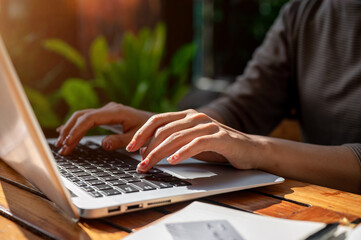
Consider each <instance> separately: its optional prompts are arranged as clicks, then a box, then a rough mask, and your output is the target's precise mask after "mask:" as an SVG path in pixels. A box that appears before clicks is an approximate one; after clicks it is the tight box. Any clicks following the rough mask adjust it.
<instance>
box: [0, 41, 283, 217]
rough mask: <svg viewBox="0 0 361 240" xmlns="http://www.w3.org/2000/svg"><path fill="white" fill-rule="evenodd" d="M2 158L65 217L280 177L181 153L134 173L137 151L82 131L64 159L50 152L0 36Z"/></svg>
mask: <svg viewBox="0 0 361 240" xmlns="http://www.w3.org/2000/svg"><path fill="white" fill-rule="evenodd" d="M0 116H1V119H0V146H1V147H0V158H1V159H3V160H4V161H5V162H6V163H7V164H8V165H10V166H11V167H12V168H13V169H15V170H16V171H17V172H19V173H20V174H21V175H23V176H24V177H25V178H27V179H28V180H29V181H30V182H31V183H33V184H34V185H35V186H36V187H38V188H39V189H40V190H41V191H42V192H43V193H44V194H45V195H46V196H47V197H48V198H49V199H50V200H52V201H53V202H54V203H56V204H57V206H59V208H61V209H62V210H63V211H64V212H66V213H67V214H68V215H69V216H70V217H72V218H75V219H79V218H80V217H83V218H100V217H106V216H110V215H116V214H121V213H125V212H131V211H137V210H142V209H147V208H151V207H157V206H162V205H166V204H172V203H175V202H180V201H186V200H190V199H196V198H201V197H206V196H210V195H214V194H220V193H226V192H230V191H238V190H242V189H248V188H254V187H260V186H265V185H270V184H276V183H281V182H283V181H284V179H283V178H282V177H279V176H275V175H272V174H269V173H265V172H262V171H256V170H249V171H241V170H237V169H235V168H233V167H231V166H229V165H227V164H223V165H219V164H211V163H205V162H201V161H197V160H195V159H187V160H186V161H184V162H182V163H181V164H178V165H170V164H167V161H165V160H162V161H161V162H160V164H158V165H157V166H156V167H155V168H153V169H152V170H151V171H150V172H149V173H147V174H138V173H136V171H135V166H136V164H137V163H138V161H139V155H129V154H128V153H127V152H126V151H124V150H119V151H115V152H105V151H104V150H102V149H101V147H100V145H99V144H100V142H101V137H86V138H84V139H83V140H82V141H81V144H80V146H78V148H77V149H76V150H75V151H74V153H73V154H71V155H70V156H68V158H65V157H62V156H60V155H58V154H56V150H57V149H56V148H55V147H54V145H53V143H54V141H55V140H54V139H50V140H47V139H46V138H45V136H44V134H43V132H42V130H41V128H40V125H39V123H38V121H37V119H36V117H35V115H34V112H33V110H32V108H31V105H30V103H29V101H28V99H27V97H26V95H25V93H24V89H23V87H22V86H21V83H20V81H19V79H18V76H17V74H16V72H15V69H14V67H13V65H12V63H11V60H10V58H9V56H8V53H7V50H6V48H5V46H4V43H3V41H2V40H1V38H0Z"/></svg>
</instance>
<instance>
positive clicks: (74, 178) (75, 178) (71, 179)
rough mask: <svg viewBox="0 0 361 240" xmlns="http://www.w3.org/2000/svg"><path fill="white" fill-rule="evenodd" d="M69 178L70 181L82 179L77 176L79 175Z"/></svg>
mask: <svg viewBox="0 0 361 240" xmlns="http://www.w3.org/2000/svg"><path fill="white" fill-rule="evenodd" d="M68 179H69V181H71V182H79V181H80V179H79V178H77V177H70V178H68Z"/></svg>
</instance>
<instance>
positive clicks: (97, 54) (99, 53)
mask: <svg viewBox="0 0 361 240" xmlns="http://www.w3.org/2000/svg"><path fill="white" fill-rule="evenodd" d="M89 54H90V62H91V65H92V68H93V72H94V74H95V76H97V77H99V76H100V75H101V73H102V71H103V70H104V68H105V67H106V65H107V63H108V43H107V41H106V39H105V37H103V36H100V37H97V38H96V39H95V40H94V41H93V43H92V45H91V46H90V53H89Z"/></svg>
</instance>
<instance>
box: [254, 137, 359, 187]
mask: <svg viewBox="0 0 361 240" xmlns="http://www.w3.org/2000/svg"><path fill="white" fill-rule="evenodd" d="M252 138H254V139H255V142H257V143H258V144H257V145H258V146H259V149H258V150H257V153H256V154H255V156H254V157H255V160H254V161H255V162H257V163H258V166H257V168H258V169H260V170H264V171H267V172H271V173H274V174H277V175H280V176H283V177H286V178H293V179H297V180H300V181H305V182H310V183H315V184H318V185H322V186H327V187H331V188H336V189H342V190H345V191H350V192H355V193H360V192H361V168H360V163H359V161H358V159H357V157H356V156H355V154H354V153H353V152H352V150H351V149H350V148H349V147H347V146H321V145H313V144H306V143H299V142H293V141H287V140H281V139H276V138H270V137H261V136H253V137H252Z"/></svg>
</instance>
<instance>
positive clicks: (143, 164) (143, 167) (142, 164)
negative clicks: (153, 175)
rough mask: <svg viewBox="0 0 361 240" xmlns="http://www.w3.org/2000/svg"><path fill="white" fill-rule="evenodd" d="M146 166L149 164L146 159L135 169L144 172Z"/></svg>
mask: <svg viewBox="0 0 361 240" xmlns="http://www.w3.org/2000/svg"><path fill="white" fill-rule="evenodd" d="M148 164H149V159H148V158H146V159H145V160H143V161H141V162H140V163H139V164H138V166H137V168H139V169H140V170H144V169H145V168H146V167H147V166H148Z"/></svg>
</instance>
